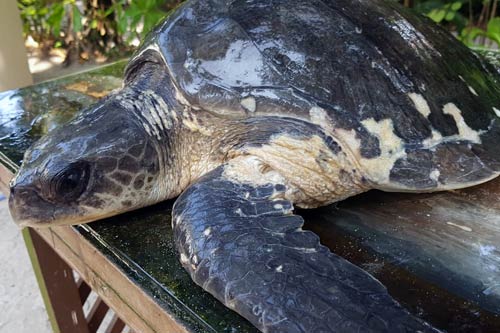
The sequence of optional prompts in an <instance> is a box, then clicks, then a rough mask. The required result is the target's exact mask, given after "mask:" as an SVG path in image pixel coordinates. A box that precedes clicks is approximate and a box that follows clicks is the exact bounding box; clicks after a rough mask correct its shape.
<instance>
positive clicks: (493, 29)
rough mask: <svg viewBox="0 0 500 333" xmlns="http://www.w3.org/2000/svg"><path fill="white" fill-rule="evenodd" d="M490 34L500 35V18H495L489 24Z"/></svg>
mask: <svg viewBox="0 0 500 333" xmlns="http://www.w3.org/2000/svg"><path fill="white" fill-rule="evenodd" d="M487 31H488V33H491V34H498V35H500V17H495V18H493V19H491V20H490V21H489V22H488V29H487Z"/></svg>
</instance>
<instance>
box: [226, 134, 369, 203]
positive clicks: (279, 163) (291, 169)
mask: <svg viewBox="0 0 500 333" xmlns="http://www.w3.org/2000/svg"><path fill="white" fill-rule="evenodd" d="M245 153H247V154H249V155H251V156H253V157H254V158H256V160H252V159H249V157H246V158H247V159H248V161H246V162H245V163H257V161H260V163H261V171H262V170H264V169H269V170H272V171H269V172H267V173H263V174H264V176H263V174H262V173H258V174H248V172H249V171H248V170H252V169H255V168H251V167H250V166H248V165H247V166H245V164H244V163H241V166H240V167H238V169H234V167H230V168H229V169H228V171H227V172H229V173H227V172H226V173H227V174H228V175H229V176H231V177H232V178H233V179H238V178H239V177H242V176H243V177H244V179H253V182H254V183H255V184H257V185H259V184H260V185H262V183H269V181H270V180H272V182H273V183H274V184H276V183H281V184H285V185H286V186H287V191H286V198H287V199H289V200H291V201H292V202H294V203H295V204H297V205H298V206H300V207H304V208H311V207H318V206H321V205H324V204H328V203H331V202H335V201H339V200H343V199H345V198H347V197H350V196H352V195H355V194H358V193H361V192H364V191H366V190H367V189H366V188H365V187H363V186H362V185H361V180H360V178H361V175H360V174H359V172H357V170H355V169H357V168H356V166H355V164H354V163H353V162H352V161H351V159H350V158H349V157H347V155H345V154H344V153H343V152H339V153H338V154H337V155H335V154H333V152H331V151H330V149H329V147H328V146H327V145H326V144H325V142H324V141H323V139H321V138H320V137H319V136H312V137H309V138H297V137H291V136H288V135H279V136H276V137H274V138H273V139H272V140H271V141H270V142H269V143H268V144H266V145H263V146H261V147H249V148H246V149H245ZM263 166H266V168H262V167H263ZM353 170H354V171H353ZM274 172H276V174H274ZM278 175H279V176H278ZM280 177H282V178H280Z"/></svg>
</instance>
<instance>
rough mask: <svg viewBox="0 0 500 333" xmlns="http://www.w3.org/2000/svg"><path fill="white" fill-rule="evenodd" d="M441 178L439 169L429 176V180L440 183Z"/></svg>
mask: <svg viewBox="0 0 500 333" xmlns="http://www.w3.org/2000/svg"><path fill="white" fill-rule="evenodd" d="M439 176H441V172H440V171H439V170H438V169H434V170H432V172H431V173H430V174H429V178H430V179H432V180H434V181H435V182H438V181H439Z"/></svg>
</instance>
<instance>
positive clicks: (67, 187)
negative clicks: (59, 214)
mask: <svg viewBox="0 0 500 333" xmlns="http://www.w3.org/2000/svg"><path fill="white" fill-rule="evenodd" d="M89 176H90V166H89V164H88V163H85V162H78V163H74V164H70V165H69V166H68V167H67V168H66V169H64V170H62V171H60V172H59V173H58V174H56V175H55V176H54V178H53V179H52V184H51V185H52V186H51V187H52V191H51V194H52V195H51V196H52V198H53V199H55V200H57V201H65V202H68V201H73V200H76V199H78V198H79V197H80V196H81V195H82V193H83V192H84V191H85V189H86V188H87V184H88V181H89Z"/></svg>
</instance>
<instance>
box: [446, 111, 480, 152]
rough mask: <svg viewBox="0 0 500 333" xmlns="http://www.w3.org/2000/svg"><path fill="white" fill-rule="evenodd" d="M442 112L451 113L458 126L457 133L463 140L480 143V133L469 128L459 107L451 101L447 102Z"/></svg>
mask: <svg viewBox="0 0 500 333" xmlns="http://www.w3.org/2000/svg"><path fill="white" fill-rule="evenodd" d="M443 112H444V113H445V114H449V115H451V116H452V117H453V118H454V119H455V123H456V125H457V128H458V133H459V134H458V135H459V137H460V138H462V139H464V140H469V141H471V142H473V143H481V138H480V136H479V135H480V133H479V132H478V131H475V130H473V129H472V128H470V127H469V126H468V125H467V124H466V123H465V120H464V118H463V116H462V112H461V111H460V109H459V108H457V106H456V105H455V104H453V103H448V104H446V105H445V106H444V108H443Z"/></svg>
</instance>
